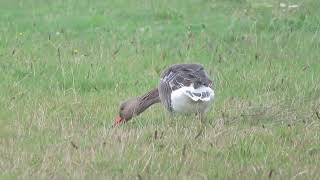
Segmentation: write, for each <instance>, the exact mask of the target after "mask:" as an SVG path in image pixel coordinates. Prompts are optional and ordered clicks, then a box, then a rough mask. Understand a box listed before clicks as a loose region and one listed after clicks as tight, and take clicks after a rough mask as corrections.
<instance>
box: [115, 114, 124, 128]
mask: <svg viewBox="0 0 320 180" xmlns="http://www.w3.org/2000/svg"><path fill="white" fill-rule="evenodd" d="M122 121H123V118H122V117H121V116H120V115H119V114H118V115H117V116H116V117H115V118H114V122H113V125H114V126H115V125H118V124H120V123H121V122H122Z"/></svg>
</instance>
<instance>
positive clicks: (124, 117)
mask: <svg viewBox="0 0 320 180" xmlns="http://www.w3.org/2000/svg"><path fill="white" fill-rule="evenodd" d="M140 109H141V105H140V102H139V100H138V99H137V98H134V99H130V100H127V101H125V102H123V103H121V105H120V108H119V113H118V114H117V115H116V117H115V118H114V125H117V124H120V123H122V122H126V121H129V120H130V119H131V118H132V117H133V116H136V115H138V114H139V112H140Z"/></svg>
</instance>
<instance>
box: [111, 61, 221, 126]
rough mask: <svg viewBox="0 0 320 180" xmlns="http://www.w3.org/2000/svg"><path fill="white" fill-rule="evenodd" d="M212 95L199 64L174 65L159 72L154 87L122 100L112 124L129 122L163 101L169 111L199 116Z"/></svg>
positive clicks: (206, 78)
mask: <svg viewBox="0 0 320 180" xmlns="http://www.w3.org/2000/svg"><path fill="white" fill-rule="evenodd" d="M214 95H215V94H214V91H213V88H212V81H211V80H210V79H209V77H208V75H207V73H206V72H205V70H204V68H203V66H202V65H200V64H174V65H171V66H169V67H168V68H166V69H164V70H163V71H162V72H161V74H160V81H159V83H158V86H157V87H156V88H154V89H152V90H150V91H148V92H147V93H145V94H143V95H141V96H138V97H134V98H131V99H129V100H126V101H125V102H123V103H121V105H120V108H119V113H118V114H117V115H116V117H115V118H114V125H118V124H120V123H123V122H127V121H129V120H130V119H132V118H133V117H135V116H138V115H139V114H141V113H142V112H143V111H145V110H146V109H147V108H149V107H150V106H152V105H153V104H156V103H162V104H163V106H164V107H165V109H166V110H167V111H168V112H169V113H170V114H176V113H177V114H185V115H190V114H197V115H199V116H200V117H202V115H203V114H204V113H206V112H207V110H208V107H209V105H210V104H211V102H212V101H213V98H214Z"/></svg>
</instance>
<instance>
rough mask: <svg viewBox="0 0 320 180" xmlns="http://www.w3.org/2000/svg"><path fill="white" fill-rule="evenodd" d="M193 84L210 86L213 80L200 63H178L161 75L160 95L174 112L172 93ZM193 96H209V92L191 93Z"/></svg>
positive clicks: (163, 101)
mask: <svg viewBox="0 0 320 180" xmlns="http://www.w3.org/2000/svg"><path fill="white" fill-rule="evenodd" d="M191 84H193V86H194V88H195V89H197V88H198V87H200V86H206V87H208V86H209V87H210V86H211V84H212V81H211V80H210V79H209V78H208V76H207V73H206V72H205V71H204V68H203V67H202V65H200V64H176V65H172V66H170V67H168V68H166V69H165V70H164V71H163V72H162V73H161V75H160V81H159V84H158V89H159V97H160V100H161V102H162V103H163V105H164V106H165V108H166V109H167V110H168V111H170V112H172V104H171V93H172V91H174V90H177V89H179V88H181V87H184V86H190V85H191ZM190 95H191V96H199V97H201V96H207V95H209V94H203V95H202V94H191V92H190Z"/></svg>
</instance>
